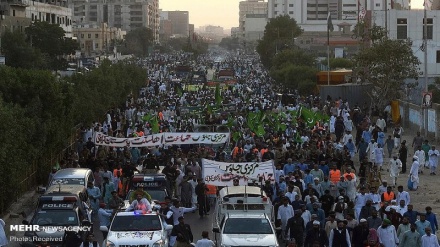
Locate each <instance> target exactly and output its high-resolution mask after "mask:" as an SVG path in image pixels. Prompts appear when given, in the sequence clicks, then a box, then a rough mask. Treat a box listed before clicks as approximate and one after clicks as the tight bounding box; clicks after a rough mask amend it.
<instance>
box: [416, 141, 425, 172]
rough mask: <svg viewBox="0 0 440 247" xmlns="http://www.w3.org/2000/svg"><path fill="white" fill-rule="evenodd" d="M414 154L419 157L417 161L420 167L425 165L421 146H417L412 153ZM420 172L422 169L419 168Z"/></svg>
mask: <svg viewBox="0 0 440 247" xmlns="http://www.w3.org/2000/svg"><path fill="white" fill-rule="evenodd" d="M414 156H417V157H419V159H418V161H419V165H420V168H423V167H424V166H425V157H426V155H425V151H423V149H422V147H420V146H419V147H418V149H417V151H416V152H415V153H414ZM419 171H420V173H423V170H422V169H419Z"/></svg>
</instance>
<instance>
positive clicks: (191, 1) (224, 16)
mask: <svg viewBox="0 0 440 247" xmlns="http://www.w3.org/2000/svg"><path fill="white" fill-rule="evenodd" d="M240 1H241V0H159V8H161V9H162V10H164V11H170V10H181V11H189V22H190V24H194V26H195V27H196V28H198V27H200V26H206V25H214V26H222V27H224V28H226V29H229V28H231V27H237V26H238V3H239V2H240ZM423 1H424V0H412V1H411V4H412V8H413V9H421V8H423Z"/></svg>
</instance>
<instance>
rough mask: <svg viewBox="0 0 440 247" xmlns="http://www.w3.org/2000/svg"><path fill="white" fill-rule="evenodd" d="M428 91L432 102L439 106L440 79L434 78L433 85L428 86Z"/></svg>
mask: <svg viewBox="0 0 440 247" xmlns="http://www.w3.org/2000/svg"><path fill="white" fill-rule="evenodd" d="M428 90H429V91H430V92H432V94H433V98H432V102H434V103H437V104H440V97H439V95H440V77H436V78H435V81H434V83H433V84H430V85H428Z"/></svg>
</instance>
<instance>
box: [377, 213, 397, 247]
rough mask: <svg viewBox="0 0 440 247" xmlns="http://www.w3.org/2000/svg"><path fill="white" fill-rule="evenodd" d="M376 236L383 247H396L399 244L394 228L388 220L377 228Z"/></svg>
mask: <svg viewBox="0 0 440 247" xmlns="http://www.w3.org/2000/svg"><path fill="white" fill-rule="evenodd" d="M377 236H378V237H379V243H380V244H381V246H383V247H396V246H397V245H398V244H399V238H398V237H397V232H396V228H395V227H394V226H393V225H392V224H391V221H390V220H389V219H384V220H383V222H382V225H381V226H380V227H379V228H377Z"/></svg>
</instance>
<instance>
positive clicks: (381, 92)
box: [353, 27, 420, 106]
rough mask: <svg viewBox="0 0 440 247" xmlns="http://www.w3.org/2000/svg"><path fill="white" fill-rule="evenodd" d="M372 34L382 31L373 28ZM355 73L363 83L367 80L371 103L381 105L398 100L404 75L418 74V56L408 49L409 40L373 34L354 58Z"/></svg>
mask: <svg viewBox="0 0 440 247" xmlns="http://www.w3.org/2000/svg"><path fill="white" fill-rule="evenodd" d="M373 29H374V30H378V31H377V32H376V33H383V31H381V28H380V27H374V28H373ZM353 61H354V65H355V66H354V67H355V72H356V73H357V75H358V76H359V78H362V82H363V83H371V84H372V90H371V91H370V92H368V95H369V96H370V98H371V100H372V102H375V104H376V105H378V106H383V105H384V103H385V102H387V101H389V100H392V99H398V98H399V97H400V93H401V89H402V87H403V86H404V85H405V84H404V80H405V79H408V78H414V79H417V78H418V76H419V70H418V65H419V64H420V61H419V59H418V58H417V57H416V56H415V55H414V54H413V52H412V50H411V41H407V40H391V39H388V38H386V37H384V36H382V37H380V36H375V37H374V40H372V44H371V46H370V47H364V48H363V49H361V51H360V52H359V53H358V54H356V55H355V57H354V60H353Z"/></svg>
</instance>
